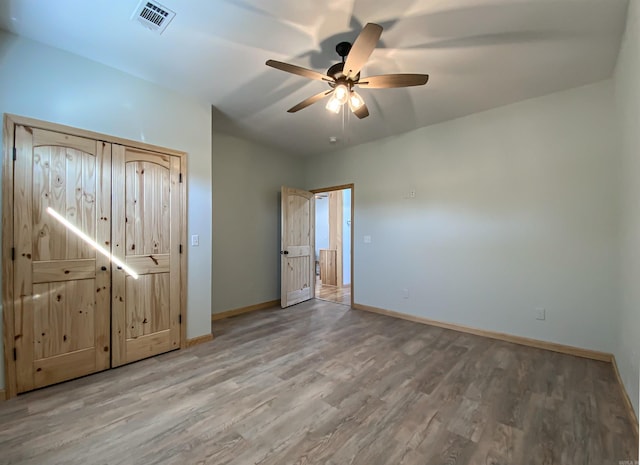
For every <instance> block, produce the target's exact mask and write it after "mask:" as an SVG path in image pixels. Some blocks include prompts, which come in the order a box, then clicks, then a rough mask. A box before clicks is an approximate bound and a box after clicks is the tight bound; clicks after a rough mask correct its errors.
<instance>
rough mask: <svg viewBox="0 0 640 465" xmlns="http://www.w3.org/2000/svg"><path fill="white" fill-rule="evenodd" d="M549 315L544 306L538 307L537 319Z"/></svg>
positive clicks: (542, 318)
mask: <svg viewBox="0 0 640 465" xmlns="http://www.w3.org/2000/svg"><path fill="white" fill-rule="evenodd" d="M546 317H547V311H546V310H545V308H544V307H536V320H545V319H546Z"/></svg>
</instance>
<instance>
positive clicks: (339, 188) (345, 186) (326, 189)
mask: <svg viewBox="0 0 640 465" xmlns="http://www.w3.org/2000/svg"><path fill="white" fill-rule="evenodd" d="M345 189H351V218H350V220H351V228H350V229H351V252H350V258H349V260H350V263H349V268H350V269H351V307H352V308H353V296H354V293H353V288H354V281H355V278H354V275H353V251H354V249H355V247H354V245H355V244H354V242H353V239H354V234H353V231H354V226H353V225H354V222H353V219H354V216H355V208H354V207H355V197H356V195H355V194H356V191H355V185H354V184H353V183H351V184H342V185H340V186H331V187H322V188H320V189H310V190H309V192H311V193H312V194H322V193H325V192H333V191H342V190H345ZM313 221H314V223H315V218H314V219H313ZM343 231H344V230H343ZM313 253H314V254H315V250H314V251H313ZM342 256H343V257H344V254H343V255H342ZM313 273H314V276H315V264H314V272H313ZM341 285H342V284H341ZM314 292H315V290H314ZM314 296H315V294H314Z"/></svg>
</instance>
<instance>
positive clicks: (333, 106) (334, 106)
mask: <svg viewBox="0 0 640 465" xmlns="http://www.w3.org/2000/svg"><path fill="white" fill-rule="evenodd" d="M341 107H342V103H340V100H338V99H337V98H336V96H335V95H332V96H331V98H330V99H329V101H328V102H327V106H326V107H325V108H326V109H327V110H329V111H330V112H332V113H336V114H337V113H340V108H341Z"/></svg>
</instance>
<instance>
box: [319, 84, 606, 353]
mask: <svg viewBox="0 0 640 465" xmlns="http://www.w3.org/2000/svg"><path fill="white" fill-rule="evenodd" d="M612 117H613V91H612V83H611V81H605V82H602V83H598V84H594V85H590V86H586V87H581V88H577V89H572V90H569V91H565V92H561V93H556V94H552V95H548V96H545V97H541V98H536V99H532V100H528V101H524V102H520V103H517V104H513V105H509V106H505V107H502V108H498V109H493V110H490V111H486V112H483V113H479V114H475V115H471V116H468V117H465V118H461V119H458V120H454V121H450V122H446V123H442V124H439V125H435V126H430V127H427V128H421V129H418V130H415V131H412V132H410V133H407V134H404V135H400V136H397V137H390V138H387V139H384V140H380V141H376V142H375V143H370V144H365V145H361V146H357V147H354V148H350V149H346V150H343V151H339V152H337V153H332V154H324V155H323V156H319V157H315V158H313V159H311V160H310V161H309V163H308V165H307V167H306V179H307V187H308V188H317V187H322V186H330V185H339V184H346V183H351V182H353V183H355V219H354V228H355V230H354V232H355V239H354V244H353V246H354V247H355V263H354V265H355V270H354V281H355V282H356V287H355V302H356V303H360V304H365V305H371V306H375V307H381V308H385V309H389V310H395V311H399V312H403V313H408V314H412V315H417V316H421V317H426V318H431V319H435V320H441V321H446V322H452V323H458V324H462V325H468V326H473V327H476V328H484V329H488V330H492V331H501V332H505V333H510V334H515V335H521V336H526V337H531V338H535V339H540V340H547V341H553V342H558V343H562V344H569V345H573V346H578V347H585V348H590V349H595V350H602V351H607V352H611V351H612V350H613V347H614V345H615V344H614V322H613V319H612V314H614V313H615V312H616V307H617V292H616V284H615V279H616V273H617V266H618V265H617V245H616V240H617V236H618V227H617V225H618V221H619V212H618V207H617V205H618V188H617V180H618V174H619V166H618V157H617V147H616V143H615V137H614V128H613V123H612ZM352 124H366V121H363V122H358V121H355V122H353V123H352ZM347 130H348V128H347ZM412 189H415V190H416V197H415V198H413V199H411V198H407V197H409V195H408V194H409V192H410V191H411V190H412ZM364 235H369V236H371V238H372V242H371V243H370V244H365V243H363V236H364ZM403 288H409V295H410V296H409V298H408V299H404V298H403V297H402V295H401V290H402V289H403ZM539 306H541V307H545V308H546V309H547V319H546V320H545V321H537V320H535V318H534V308H536V307H539Z"/></svg>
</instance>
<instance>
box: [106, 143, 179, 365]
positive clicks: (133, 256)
mask: <svg viewBox="0 0 640 465" xmlns="http://www.w3.org/2000/svg"><path fill="white" fill-rule="evenodd" d="M179 170H180V160H179V158H178V157H174V156H170V155H164V154H158V153H153V152H147V151H143V150H139V149H133V148H129V147H124V146H114V156H113V192H114V200H113V212H114V213H113V214H114V221H113V225H112V227H113V230H112V237H113V253H114V255H115V256H116V257H117V258H118V260H120V261H121V262H122V264H123V265H122V266H119V267H118V268H117V269H116V270H115V271H114V274H113V298H112V312H113V315H112V318H113V320H112V332H113V334H112V337H113V343H114V348H113V366H118V365H122V364H124V363H129V362H133V361H135V360H139V359H141V358H146V357H150V356H152V355H156V354H159V353H162V352H166V351H169V350H172V349H177V348H179V347H180V321H179V319H180V251H179V248H180V237H179V234H180V221H181V220H180V189H179V186H178V184H179V174H180V173H179Z"/></svg>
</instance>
